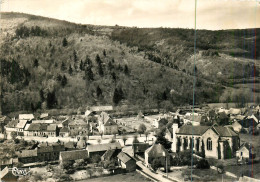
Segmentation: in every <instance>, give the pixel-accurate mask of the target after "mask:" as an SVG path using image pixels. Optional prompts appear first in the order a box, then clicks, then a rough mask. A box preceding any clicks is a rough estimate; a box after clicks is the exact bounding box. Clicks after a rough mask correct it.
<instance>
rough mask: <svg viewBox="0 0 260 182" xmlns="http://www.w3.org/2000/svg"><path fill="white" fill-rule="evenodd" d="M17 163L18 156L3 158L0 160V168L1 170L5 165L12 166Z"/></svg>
mask: <svg viewBox="0 0 260 182" xmlns="http://www.w3.org/2000/svg"><path fill="white" fill-rule="evenodd" d="M17 163H18V158H10V159H3V160H1V161H0V169H1V170H3V169H4V168H5V167H12V166H13V165H14V164H17Z"/></svg>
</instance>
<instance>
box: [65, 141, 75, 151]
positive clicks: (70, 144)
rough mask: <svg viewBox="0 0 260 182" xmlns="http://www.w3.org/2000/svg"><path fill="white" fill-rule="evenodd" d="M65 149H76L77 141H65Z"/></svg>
mask: <svg viewBox="0 0 260 182" xmlns="http://www.w3.org/2000/svg"><path fill="white" fill-rule="evenodd" d="M64 147H65V150H66V151H69V150H76V147H77V143H76V142H67V143H65V144H64Z"/></svg>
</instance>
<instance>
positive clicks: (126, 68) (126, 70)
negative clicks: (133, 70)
mask: <svg viewBox="0 0 260 182" xmlns="http://www.w3.org/2000/svg"><path fill="white" fill-rule="evenodd" d="M124 73H125V74H126V75H128V73H129V70H128V66H127V65H125V67H124Z"/></svg>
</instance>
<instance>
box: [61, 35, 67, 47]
mask: <svg viewBox="0 0 260 182" xmlns="http://www.w3.org/2000/svg"><path fill="white" fill-rule="evenodd" d="M67 45H68V41H67V39H66V38H65V37H64V39H63V41H62V46H63V47H66V46H67Z"/></svg>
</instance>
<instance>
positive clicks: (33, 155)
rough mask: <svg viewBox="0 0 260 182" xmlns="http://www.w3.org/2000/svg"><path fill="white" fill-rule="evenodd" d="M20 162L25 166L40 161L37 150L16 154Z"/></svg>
mask: <svg viewBox="0 0 260 182" xmlns="http://www.w3.org/2000/svg"><path fill="white" fill-rule="evenodd" d="M16 154H17V156H18V160H19V162H22V163H23V164H26V163H34V162H37V161H38V153H37V149H35V150H22V151H18V152H16Z"/></svg>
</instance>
